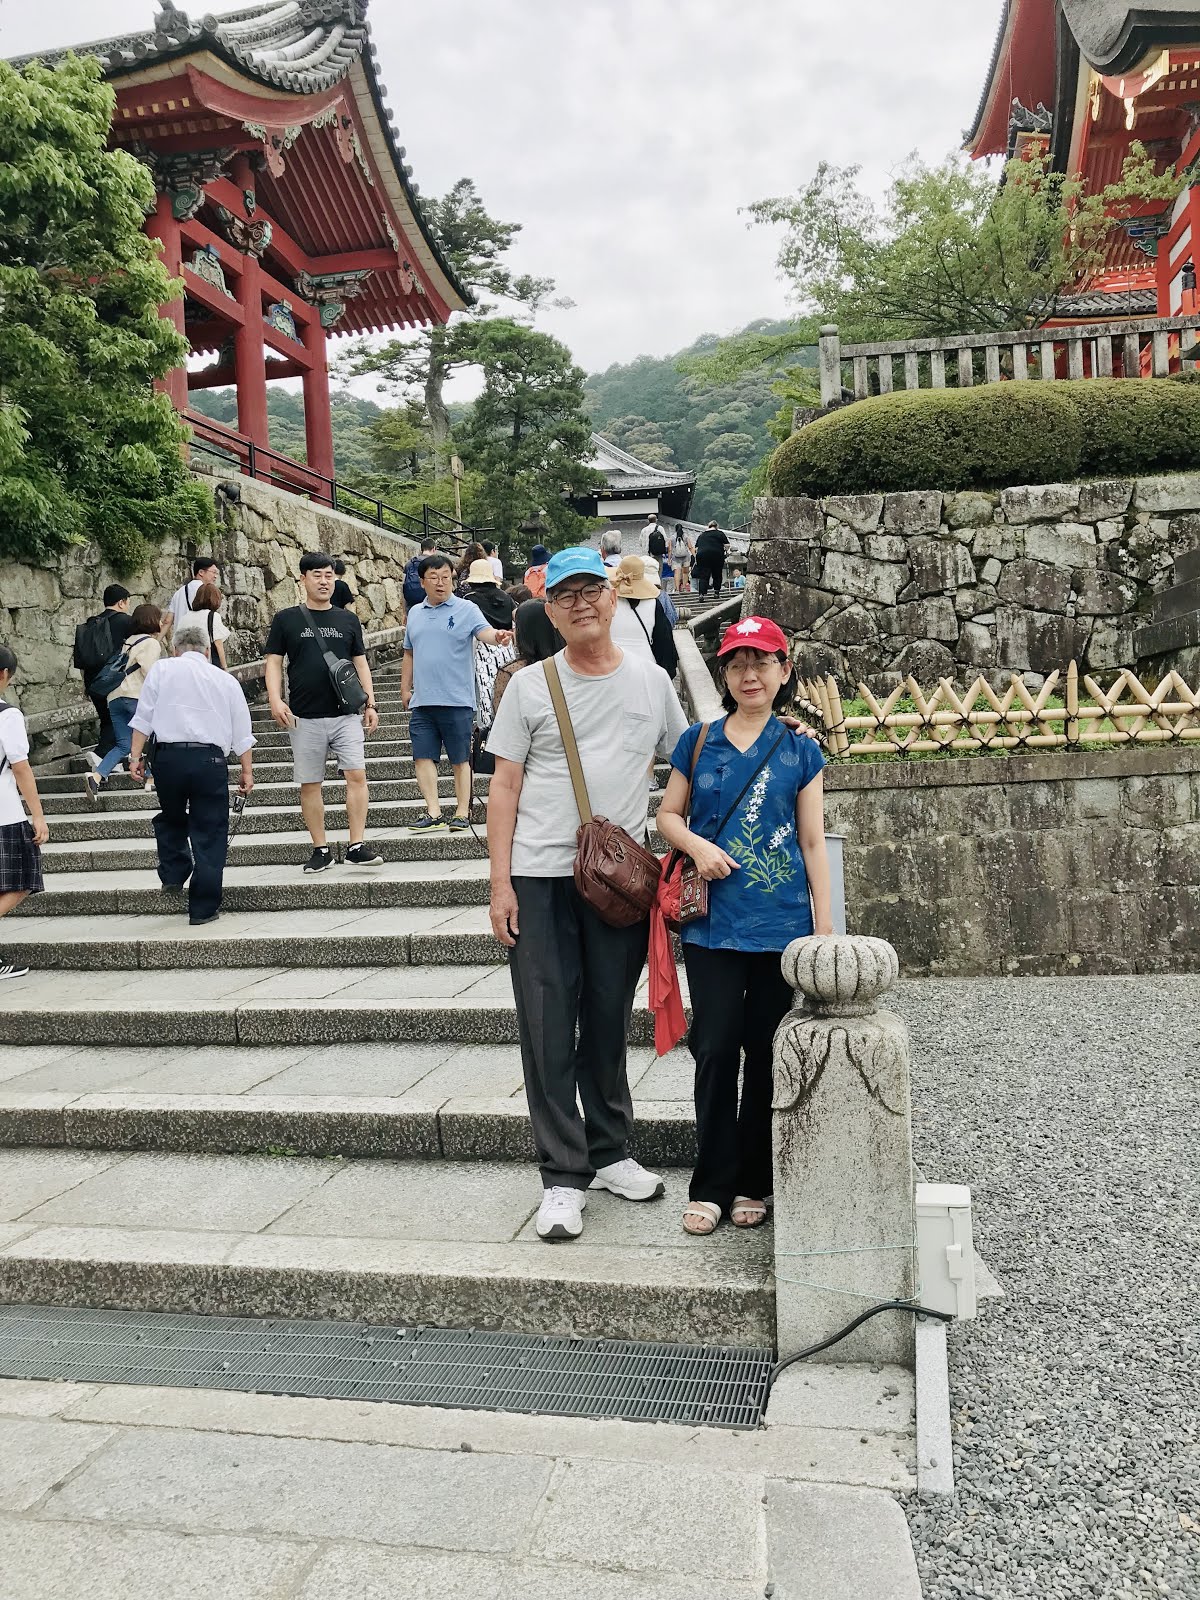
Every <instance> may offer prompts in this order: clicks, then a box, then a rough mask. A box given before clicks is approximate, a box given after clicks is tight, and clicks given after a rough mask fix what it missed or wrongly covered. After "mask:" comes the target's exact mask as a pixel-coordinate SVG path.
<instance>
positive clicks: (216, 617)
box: [192, 583, 229, 672]
mask: <svg viewBox="0 0 1200 1600" xmlns="http://www.w3.org/2000/svg"><path fill="white" fill-rule="evenodd" d="M223 599H224V596H223V595H222V594H221V591H220V589H218V588H217V586H216V584H215V583H202V584H201V585H200V587H199V588H198V589H197V590H196V594H195V598H194V599H193V600H192V610H193V611H201V612H203V613H204V615H203V616H202V617H201V618H200V621H201V622H202V623H203V624H204V626H205V627H206V628H207V629H208V642H209V644H210V645H211V646H212V658H213V660H214V661H215V662H216V664H217V666H219V667H220V668H221V671H222V672H228V670H229V663H228V662H227V661H226V659H225V641H226V639H228V637H229V629H228V628H227V627H226V626H225V621H224V618H223V617H222V616H221V602H222V600H223Z"/></svg>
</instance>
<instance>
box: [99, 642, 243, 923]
mask: <svg viewBox="0 0 1200 1600" xmlns="http://www.w3.org/2000/svg"><path fill="white" fill-rule="evenodd" d="M174 650H175V654H174V656H173V657H167V658H165V659H163V660H161V661H156V662H155V663H154V665H153V666H152V667H151V668H150V671H149V672H148V673H147V674H146V682H145V685H144V686H143V688H142V692H141V694H140V695H139V696H138V707H137V715H136V716H135V717H134V719H133V722H132V723H131V727H132V729H133V746H132V749H131V751H130V769H129V770H130V773H131V774H132V776H133V779H134V781H135V782H137V783H141V782H142V779H143V777H144V776H145V767H144V762H143V755H142V752H143V748H144V746H145V743H146V740H147V739H148V738H149V737H150V735H151V734H153V735H154V738H155V739H156V740H157V745H158V748H157V750H156V752H155V756H154V784H155V788H156V789H157V791H158V803H159V805H160V807H161V808H162V809H161V810H160V811H159V812H158V814H157V815H156V816H155V818H154V832H155V835H156V836H157V839H158V876H159V878H160V879H161V880H162V885H163V888H164V889H169V890H173V891H175V892H179V891H181V890H182V889H183V886H184V884H185V883H187V881H188V879H189V878H190V879H191V888H190V890H189V893H188V919H189V921H190V922H191V925H192V927H199V926H201V925H202V924H204V923H206V922H215V921H216V920H217V918H218V917H219V916H220V914H221V887H222V878H223V876H224V872H225V856H226V854H227V852H228V849H229V754H230V752H231V751H232V752H233V754H234V755H236V756H237V757H238V758H239V760H240V762H241V768H242V770H241V774H240V776H239V778H238V791H239V792H240V793H241V794H243V795H247V794H249V793H250V791H251V789H253V787H254V773H253V769H252V765H251V755H250V752H251V750H252V749H253V747H254V735H253V733H252V732H251V731H250V710H249V707H248V706H247V705H246V697H245V695H244V694H243V693H242V686H241V684H240V683H238V682H237V680H236V679H235V678H232V677H230V676H229V674H228V673H226V672H222V671H221V670H220V668H218V667H214V666H212V665H211V664H210V662H209V659H208V629H207V628H206V627H204V625H203V624H202V623H199V622H196V621H193V620H191V619H188V620H187V621H185V622H184V623H183V624H182V625H181V626H180V627H179V628H177V629H176V632H175V639H174Z"/></svg>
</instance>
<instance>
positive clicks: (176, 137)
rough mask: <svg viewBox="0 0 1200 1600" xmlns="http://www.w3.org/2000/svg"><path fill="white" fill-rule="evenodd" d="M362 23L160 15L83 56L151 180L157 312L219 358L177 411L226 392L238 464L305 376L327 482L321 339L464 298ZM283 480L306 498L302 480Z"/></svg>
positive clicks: (437, 309) (349, 0)
mask: <svg viewBox="0 0 1200 1600" xmlns="http://www.w3.org/2000/svg"><path fill="white" fill-rule="evenodd" d="M366 12H367V0H269V3H267V4H260V5H256V6H251V7H249V8H247V9H245V10H242V11H238V12H235V13H232V14H230V15H226V16H224V17H221V18H212V17H205V18H204V19H203V20H202V21H198V22H194V21H192V20H191V19H190V18H189V17H188V16H187V15H186V14H185V13H184V12H182V11H179V10H177V9H176V8H175V7H174V6H173V5H171V4H169V3H167V4H164V5H162V6H161V8H160V10H159V12H158V15H157V16H156V18H155V23H154V28H153V29H152V30H150V31H148V32H146V33H141V34H135V35H130V36H125V37H121V38H117V39H110V40H106V41H103V42H101V43H98V44H89V45H85V46H80V47H78V49H77V53H78V54H91V55H95V56H98V57H99V58H100V60H101V63H102V66H103V69H104V74H105V77H106V78H107V79H108V80H109V81H110V82H111V84H112V86H113V88H114V89H115V91H116V96H117V103H116V109H115V112H114V115H113V126H112V135H111V141H112V144H113V145H114V146H116V147H119V148H121V149H125V150H128V151H130V152H131V153H132V154H133V155H135V156H136V157H137V158H138V159H139V160H141V161H143V162H145V164H146V165H147V166H148V167H149V168H150V170H151V172H152V173H153V174H154V179H155V184H156V188H157V191H158V193H157V204H156V206H155V209H154V211H153V212H152V214H151V215H150V216H149V217H148V218H147V222H146V231H147V233H149V234H150V235H151V236H152V237H154V238H156V239H158V240H159V241H160V242H161V244H162V250H163V258H164V262H165V264H166V266H167V268H168V270H169V271H170V272H171V274H172V275H173V276H175V277H181V278H182V279H183V283H184V290H185V294H184V298H183V299H182V300H175V301H172V302H171V303H170V304H169V305H168V306H167V307H165V308H164V315H166V316H169V317H170V318H171V319H172V321H174V322H175V324H176V326H177V327H178V328H179V329H180V331H181V332H182V333H184V334H185V335H186V337H187V340H188V343H189V345H190V346H191V350H192V353H193V355H207V356H211V357H215V358H216V359H215V362H213V363H212V364H210V365H207V366H204V367H202V368H198V369H196V370H190V371H187V372H185V371H183V370H182V369H180V370H178V371H176V372H173V373H172V374H171V375H170V376H169V378H168V379H167V382H166V387H167V389H168V392H169V393H170V395H171V398H172V400H173V401H174V403H175V405H176V407H177V408H178V409H179V410H180V411H181V412H183V413H187V412H188V394H189V391H190V390H191V389H198V388H209V387H214V386H217V385H227V384H233V385H235V387H236V390H237V417H238V426H237V430H236V433H230V432H229V430H226V429H219V430H214V431H215V432H216V433H218V434H219V436H220V438H221V442H222V444H223V445H229V446H232V447H233V449H234V450H235V452H237V451H238V450H239V446H240V447H242V450H243V453H244V454H247V455H248V454H249V448H248V447H249V446H251V445H253V446H257V447H267V446H268V445H269V442H270V441H269V438H268V431H267V384H268V382H270V381H271V380H272V379H274V378H300V379H301V381H302V384H303V390H304V419H305V434H306V441H307V458H308V465H309V467H310V468H311V469H312V471H313V473H315V474H320V475H321V476H323V477H326V478H332V477H333V475H334V461H333V432H332V424H331V418H330V409H329V370H328V358H327V350H326V346H327V340H328V337H329V335H330V333H331V332H333V331H334V330H336V331H337V332H338V333H349V334H361V333H370V332H382V331H385V330H388V329H393V328H397V327H411V326H415V325H419V324H428V323H435V322H445V321H446V320H447V319H448V317H449V316H450V314H451V312H452V311H455V310H461V309H462V308H463V306H464V305H465V302H466V296H465V294H464V292H463V290H462V289H461V287H460V286H459V285H458V283H457V282H456V280H455V278H454V276H453V273H452V272H451V270H450V268H449V267H448V265H447V263H446V262H445V260H444V259H443V257H442V255H441V252H440V250H439V248H438V244H437V240H436V238H435V237H434V234H433V232H432V230H431V228H430V227H429V225H428V223H427V221H426V219H425V217H424V215H423V213H422V210H421V206H420V201H419V200H418V198H417V186H416V185H415V184H414V183H412V182H411V181H410V180H411V170H412V169H411V168H410V167H408V166H406V165H405V162H404V154H405V152H404V150H403V148H402V147H401V146H400V145H398V144H397V142H396V138H395V132H394V128H393V126H392V113H391V111H390V110H389V109H388V107H387V105H386V94H387V91H386V89H385V87H384V86H383V85H382V84H381V83H380V82H379V79H378V76H377V74H376V70H375V62H374V54H375V47H374V45H372V44H371V42H370V33H369V29H368V26H367V22H366ZM62 53H63V52H52V53H48V54H44V55H43V56H42V59H43V60H53V59H54V57H55V56H56V55H58V56H61V54H62ZM189 420H191V421H192V422H193V424H194V425H195V426H196V428H197V431H198V432H205V431H206V430H207V428H208V424H207V422H206V419H204V418H202V417H199V416H196V415H195V414H190V417H189ZM272 475H274V476H278V474H277V473H276V474H272ZM289 476H291V477H292V481H293V482H295V483H296V485H297V486H298V487H304V486H305V477H306V474H305V472H304V469H303V468H302V467H299V466H297V467H296V468H295V472H294V475H291V474H289Z"/></svg>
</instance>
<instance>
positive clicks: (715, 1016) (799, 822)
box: [658, 617, 833, 1233]
mask: <svg viewBox="0 0 1200 1600" xmlns="http://www.w3.org/2000/svg"><path fill="white" fill-rule="evenodd" d="M718 659H719V663H720V666H719V672H720V681H721V686H722V689H723V699H724V702H725V708H726V710H727V711H728V713H729V715H728V716H726V717H725V718H724V719H723V720H722V721H720V722H716V723H713V724H712V725H711V726H710V727H709V729H708V733H707V735H706V737H705V740H704V743H703V745H702V746H701V749H700V757H699V760H698V761H697V762H696V764H695V773H694V775H693V777H692V787H691V815H690V819H689V818H688V815H687V813H688V778H689V774H691V773H692V762H693V756H694V753H695V750H696V744H697V740H698V739H699V737H700V732H701V727H702V725H701V724H700V723H694V724H693V725H692V727H690V728H689V729H688V731H687V732H686V733H685V734H684V735H683V737H682V738H681V739H680V741H679V743H678V745H677V746H676V747H675V754H674V755H673V756H672V758H671V765H672V767H673V768H674V771H673V772H672V773H671V777H670V780H669V782H668V784H667V792H666V795H665V797H664V799H663V802H662V805H661V807H660V809H659V813H658V829H659V832H660V833H661V834H662V836H663V838H664V839H666V841H667V843H668V844H670V845H672V846H674V848H675V849H677V850H681V851H683V853H684V854H685V855H688V856H690V857H691V858H692V860H693V861H694V862H695V864H696V869H697V871H698V872H699V874H700V876H701V877H702V878H704V879H706V880H707V882H708V914H707V916H704V917H698V918H696V919H695V920H694V921H691V922H687V923H685V924H684V926H683V931H682V935H681V937H682V940H683V959H684V965H685V966H686V968H687V975H688V987H689V989H690V991H691V1001H692V1027H691V1031H690V1033H689V1035H688V1044H689V1046H690V1048H691V1052H692V1055H693V1056H694V1057H695V1060H696V1142H697V1150H698V1156H697V1161H696V1169H695V1171H694V1172H693V1174H692V1182H691V1188H690V1190H689V1194H690V1203H689V1205H688V1207H687V1210H686V1211H685V1212H684V1214H683V1226H684V1227H685V1228H686V1230H687V1231H688V1232H689V1233H711V1232H712V1231H713V1229H714V1228H715V1227H716V1226H717V1223H718V1222H719V1221H720V1220H721V1216H722V1214H724V1213H728V1215H729V1218H730V1221H731V1222H733V1223H734V1225H735V1226H736V1227H739V1228H755V1227H758V1226H759V1224H760V1223H763V1222H765V1221H766V1217H767V1207H766V1197H767V1195H769V1194H770V1192H771V1188H772V1184H771V1045H772V1040H773V1038H774V1035H775V1030H776V1028H777V1027H778V1026H779V1024H780V1022H781V1021H782V1020H783V1017H784V1015H785V1013H786V1012H787V1010H788V1009H789V1007H790V1006H791V1003H792V992H791V989H790V988H789V987H788V984H787V982H786V981H785V979H784V976H783V973H782V972H781V971H780V965H779V962H780V956H781V955H782V953H783V950H784V947H785V946H786V945H787V944H789V943H790V942H791V940H793V939H798V938H800V937H802V936H803V935H804V934H809V933H832V932H833V923H832V920H831V910H830V893H829V864H828V861H827V859H826V855H825V822H824V815H823V780H822V777H821V769H822V767H823V766H824V765H825V763H824V759H823V758H822V756H821V752H820V750H819V749H818V747H817V745H816V743H815V741H813V740H812V739H810V738H808V737H806V736H805V735H804V734H801V733H794V732H792V731H791V730H790V729H789V728H787V727H785V726H784V724H783V723H782V722H780V721H779V720H778V718H777V717H776V716H775V714H774V712H775V708H776V706H778V705H782V704H783V703H784V702H785V701H786V699H787V697H788V694H789V692H790V690H789V680H790V678H791V663H790V662H789V660H788V654H787V641H786V639H785V638H784V636H783V634H782V632H781V631H780V629H779V628H778V627H777V626H776V624H775V623H773V622H771V621H769V620H768V619H767V618H765V617H746V618H744V619H743V620H742V621H741V622H739V623H738V624H737V625H736V627H732V628H730V629H728V631H727V632H726V634H725V637H724V639H723V641H722V643H721V648H720V651H719V652H718ZM810 894H811V897H812V903H811V907H810V904H809V896H810ZM743 1054H744V1055H745V1068H744V1073H743V1081H742V1097H741V1104H740V1106H739V1104H738V1068H739V1066H741V1063H742V1056H743Z"/></svg>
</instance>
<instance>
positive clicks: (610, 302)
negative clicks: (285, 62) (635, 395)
mask: <svg viewBox="0 0 1200 1600" xmlns="http://www.w3.org/2000/svg"><path fill="white" fill-rule="evenodd" d="M155 9H156V7H155V5H154V0H43V3H41V4H31V3H29V0H0V54H3V55H8V56H11V55H19V54H22V53H24V52H26V51H29V50H35V49H38V48H40V47H42V46H46V47H51V46H60V45H66V44H72V43H80V42H84V41H88V40H93V39H97V38H101V37H105V36H111V35H112V34H116V33H119V32H123V31H132V30H136V29H140V28H144V27H148V26H149V25H150V22H151V20H152V18H153V15H154V12H155ZM184 9H190V10H191V14H193V15H194V16H197V17H198V16H200V15H202V14H203V13H204V12H205V11H212V12H215V13H218V14H219V13H221V12H226V11H232V10H236V9H238V7H237V6H234V5H230V4H228V3H227V0H198V3H196V4H195V5H194V6H192V7H190V8H189V7H188V6H187V5H186V3H185V5H184ZM1000 11H1001V5H1000V0H965V3H964V0H838V3H836V4H834V5H825V4H821V3H820V0H799V3H798V0H437V3H436V4H435V5H432V6H427V7H423V8H417V9H414V8H412V7H410V6H407V5H401V4H398V3H396V0H373V4H372V6H371V12H370V19H371V26H372V31H373V36H374V39H375V42H376V44H377V45H378V48H379V57H380V65H381V76H382V79H383V82H384V83H385V84H386V85H387V88H388V100H389V102H390V103H391V105H392V107H393V109H394V111H395V113H396V121H397V126H398V127H399V130H400V137H401V139H402V141H403V143H404V144H405V146H406V147H407V149H408V160H409V161H410V162H411V163H412V167H413V176H414V179H415V180H416V181H417V182H418V183H419V184H420V186H421V190H422V192H423V193H425V194H430V195H432V194H438V193H441V192H442V191H443V190H444V189H446V188H447V187H448V186H449V185H450V184H451V183H452V182H453V181H454V180H455V179H456V178H458V177H460V176H463V175H467V176H470V177H472V178H474V179H475V181H476V183H477V184H478V186H479V189H480V192H481V193H482V195H483V197H484V200H485V203H486V204H487V206H488V208H489V209H490V210H491V211H492V213H493V215H496V216H499V217H502V218H504V219H506V220H510V221H519V222H521V223H523V224H524V232H523V233H522V234H521V236H520V239H519V241H518V244H517V247H516V249H515V250H514V252H513V258H514V264H515V265H516V266H517V267H518V268H519V269H521V270H525V271H529V272H533V273H538V274H545V275H549V276H552V277H554V278H555V279H556V280H557V283H558V286H559V291H560V293H562V294H564V295H568V296H570V298H571V299H572V300H573V301H574V302H575V306H574V308H573V309H571V310H550V311H547V312H545V313H543V315H542V317H541V318H540V320H539V326H541V327H543V328H545V329H546V330H547V331H549V332H552V333H554V334H556V335H557V336H558V337H559V338H561V339H563V340H564V341H565V342H566V343H567V344H568V345H570V347H571V349H572V350H573V351H574V353H575V357H576V359H577V360H578V361H579V363H580V364H581V365H582V366H583V367H585V368H586V369H587V370H588V371H596V370H599V369H603V368H604V367H607V366H608V365H609V364H610V363H612V362H614V361H629V360H631V359H632V358H633V357H634V356H636V355H639V354H643V353H645V354H650V355H665V354H667V353H668V352H671V351H674V350H678V349H680V348H682V347H683V346H685V345H687V344H690V343H691V341H692V340H693V339H695V338H696V337H697V336H698V335H699V334H702V333H706V332H707V333H729V332H732V331H733V330H734V329H735V328H738V327H740V326H742V325H743V324H745V323H747V322H749V321H752V320H753V319H754V318H757V317H764V316H777V315H780V314H782V313H784V312H785V311H786V309H787V295H786V289H785V286H784V285H783V284H782V283H781V282H780V281H779V279H778V278H777V276H776V272H775V266H774V255H775V242H774V240H773V237H772V232H771V230H769V229H761V228H755V229H753V230H747V228H746V219H745V217H743V216H739V215H738V208H739V206H744V205H746V204H747V203H748V202H749V201H751V200H755V199H758V198H761V197H763V196H765V195H771V194H779V193H785V192H787V191H789V190H792V189H794V188H796V187H797V186H798V185H799V184H801V183H803V182H804V181H805V180H806V179H807V178H808V177H809V176H810V175H811V173H812V172H813V170H814V168H815V167H816V165H817V163H818V161H820V160H822V159H825V160H829V161H833V162H836V163H838V164H846V163H851V162H860V163H862V165H863V167H864V169H865V174H866V179H867V181H869V183H870V185H871V186H872V188H875V189H881V188H882V187H883V185H884V184H885V182H886V178H887V173H888V171H889V169H890V168H891V167H893V166H895V165H896V164H897V162H898V161H900V160H901V159H902V158H903V157H904V156H905V155H906V154H907V153H908V152H909V151H910V150H914V149H916V150H919V151H920V152H921V153H922V154H923V155H925V156H927V157H929V158H931V159H936V158H939V157H941V156H942V155H944V154H945V153H946V152H947V151H949V150H951V149H954V148H956V147H957V146H958V144H959V143H960V142H961V134H962V130H963V129H964V128H965V127H966V126H967V124H968V123H969V122H970V120H971V116H972V113H973V112H974V109H975V104H976V100H977V98H978V95H979V90H980V87H981V84H982V81H983V75H984V72H985V70H986V68H987V64H988V61H989V58H990V54H991V47H992V41H993V39H994V36H995V30H996V26H997V21H998V18H999V15H1000Z"/></svg>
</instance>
